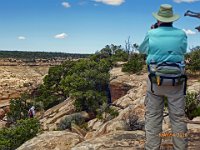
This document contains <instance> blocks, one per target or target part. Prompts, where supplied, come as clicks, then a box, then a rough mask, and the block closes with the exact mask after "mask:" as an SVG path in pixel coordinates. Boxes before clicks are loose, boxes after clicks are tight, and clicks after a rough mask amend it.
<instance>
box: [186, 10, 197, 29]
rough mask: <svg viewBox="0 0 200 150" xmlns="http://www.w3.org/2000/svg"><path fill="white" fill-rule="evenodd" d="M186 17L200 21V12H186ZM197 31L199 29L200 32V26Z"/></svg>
mask: <svg viewBox="0 0 200 150" xmlns="http://www.w3.org/2000/svg"><path fill="white" fill-rule="evenodd" d="M184 16H189V17H194V18H198V19H200V13H199V12H193V11H190V10H188V11H186V13H185V14H184ZM195 29H197V30H198V31H199V32H200V26H198V27H196V28H195Z"/></svg>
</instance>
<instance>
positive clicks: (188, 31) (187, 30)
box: [183, 29, 196, 35]
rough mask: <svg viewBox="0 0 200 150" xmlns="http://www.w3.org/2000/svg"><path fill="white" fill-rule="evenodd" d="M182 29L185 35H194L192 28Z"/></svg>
mask: <svg viewBox="0 0 200 150" xmlns="http://www.w3.org/2000/svg"><path fill="white" fill-rule="evenodd" d="M183 31H184V32H185V33H186V34H187V35H194V34H196V32H195V31H192V30H190V29H183Z"/></svg>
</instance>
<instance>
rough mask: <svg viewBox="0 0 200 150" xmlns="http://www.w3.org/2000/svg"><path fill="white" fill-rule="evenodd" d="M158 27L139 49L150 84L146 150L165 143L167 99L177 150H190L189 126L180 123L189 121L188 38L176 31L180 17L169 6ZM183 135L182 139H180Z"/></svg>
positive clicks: (159, 15)
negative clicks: (185, 95)
mask: <svg viewBox="0 0 200 150" xmlns="http://www.w3.org/2000/svg"><path fill="white" fill-rule="evenodd" d="M153 16H154V17H155V18H156V20H157V24H156V26H157V27H156V26H152V27H151V28H152V30H150V31H148V33H147V35H146V37H145V39H144V41H143V43H142V44H141V45H140V47H139V51H140V52H141V53H145V54H147V60H146V62H147V65H148V69H149V80H148V82H147V93H146V98H145V106H146V112H145V131H146V143H145V149H146V150H158V149H159V148H160V144H161V139H162V134H163V133H162V121H163V110H164V97H167V102H168V104H167V105H168V111H169V118H170V122H171V126H172V133H171V134H169V136H172V141H173V148H174V149H175V150H186V149H187V137H186V136H184V135H186V132H187V126H186V123H184V122H182V121H181V120H180V119H181V118H183V117H185V111H184V109H185V99H184V94H185V90H186V79H187V78H186V76H185V74H184V63H183V62H184V54H185V53H186V48H187V36H186V34H185V32H184V31H182V30H180V29H177V28H175V27H173V22H174V21H176V20H178V19H179V15H176V14H174V13H173V8H172V6H171V5H169V4H162V5H161V6H160V9H159V11H158V12H157V13H153ZM180 135H182V136H180Z"/></svg>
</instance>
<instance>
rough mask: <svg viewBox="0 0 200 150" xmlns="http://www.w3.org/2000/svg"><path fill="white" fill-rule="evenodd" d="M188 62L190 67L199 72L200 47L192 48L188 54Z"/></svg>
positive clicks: (194, 71)
mask: <svg viewBox="0 0 200 150" xmlns="http://www.w3.org/2000/svg"><path fill="white" fill-rule="evenodd" d="M186 58H187V60H189V62H188V65H187V67H188V69H189V70H191V71H192V72H193V73H198V72H199V71H200V59H199V58H200V47H196V48H194V49H192V52H190V53H189V54H187V55H186Z"/></svg>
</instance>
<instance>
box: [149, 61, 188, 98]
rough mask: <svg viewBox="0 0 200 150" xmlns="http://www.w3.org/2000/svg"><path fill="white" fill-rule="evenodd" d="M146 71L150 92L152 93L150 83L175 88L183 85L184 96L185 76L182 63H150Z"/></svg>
mask: <svg viewBox="0 0 200 150" xmlns="http://www.w3.org/2000/svg"><path fill="white" fill-rule="evenodd" d="M148 71H149V79H150V82H151V91H152V92H154V91H153V85H152V83H155V84H157V85H158V86H177V85H181V84H183V83H184V94H186V86H187V76H186V74H185V64H184V63H173V62H162V63H150V64H149V65H148Z"/></svg>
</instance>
